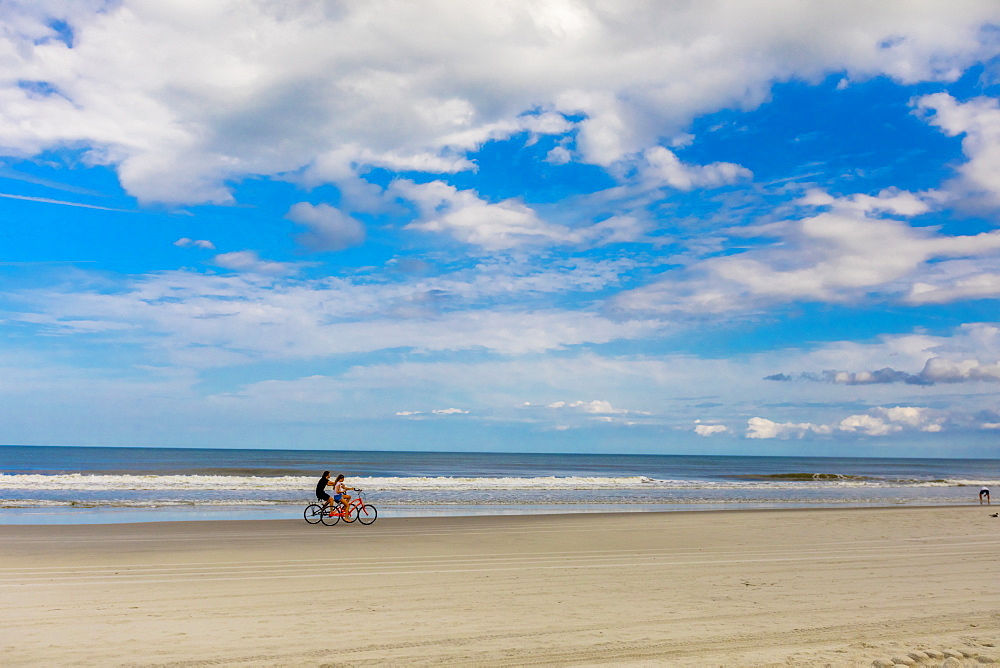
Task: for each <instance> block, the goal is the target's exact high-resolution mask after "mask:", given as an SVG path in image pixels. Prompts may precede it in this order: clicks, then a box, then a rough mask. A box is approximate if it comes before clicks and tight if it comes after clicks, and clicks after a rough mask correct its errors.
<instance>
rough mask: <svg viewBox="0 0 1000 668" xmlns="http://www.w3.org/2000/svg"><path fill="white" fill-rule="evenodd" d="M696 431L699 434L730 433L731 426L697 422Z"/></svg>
mask: <svg viewBox="0 0 1000 668" xmlns="http://www.w3.org/2000/svg"><path fill="white" fill-rule="evenodd" d="M694 433H696V434H698V435H699V436H717V435H718V434H728V433H729V427H726V426H725V425H721V424H696V425H695V426H694Z"/></svg>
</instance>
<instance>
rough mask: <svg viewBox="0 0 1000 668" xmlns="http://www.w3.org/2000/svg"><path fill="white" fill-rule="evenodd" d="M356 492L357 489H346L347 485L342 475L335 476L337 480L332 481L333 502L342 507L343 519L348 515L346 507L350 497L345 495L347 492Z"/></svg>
mask: <svg viewBox="0 0 1000 668" xmlns="http://www.w3.org/2000/svg"><path fill="white" fill-rule="evenodd" d="M349 489H350V490H353V491H355V492H357V491H358V488H357V487H348V486H347V483H346V482H344V474H343V473H341V474H340V475H338V476H337V479H336V480H334V481H333V502H334V503H339V504H340V505H341V506H343V508H344V510H343V513H344V517H347V515H348V510H349V508H348V506H349V505H350V503H351V495H350V494H348V493H347V490H349Z"/></svg>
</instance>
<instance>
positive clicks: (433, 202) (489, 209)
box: [392, 179, 647, 251]
mask: <svg viewBox="0 0 1000 668" xmlns="http://www.w3.org/2000/svg"><path fill="white" fill-rule="evenodd" d="M392 191H393V192H394V193H395V194H397V195H398V196H400V197H401V198H403V199H404V200H407V201H409V202H412V203H413V204H414V205H415V206H416V208H417V211H418V213H419V217H418V220H416V221H415V222H412V223H410V224H409V225H407V226H406V227H407V229H412V230H419V231H421V232H435V233H441V234H447V235H449V236H451V237H453V238H455V239H457V240H458V241H461V242H463V243H467V244H471V245H473V246H479V247H480V248H482V249H483V250H486V251H498V250H511V249H516V248H521V247H525V246H529V247H530V246H539V245H564V244H579V245H586V246H601V245H605V244H611V243H623V242H632V241H639V240H643V239H645V235H646V232H647V224H646V223H645V222H643V221H642V220H641V219H639V218H637V217H635V216H632V215H616V216H611V217H609V218H607V219H605V220H602V221H599V222H597V223H594V224H592V225H589V226H585V227H578V228H569V227H566V226H564V225H557V224H554V223H550V222H547V221H545V220H543V219H542V218H541V217H540V216H539V215H538V213H537V212H536V211H535V210H534V209H532V208H531V207H529V206H528V205H526V204H525V203H524V202H522V201H520V200H518V199H507V200H503V201H500V202H488V201H486V200H484V199H482V198H481V197H480V196H479V195H478V194H477V193H476V192H474V191H471V190H459V189H458V188H456V187H454V186H451V185H448V184H446V183H444V182H443V181H432V182H431V183H424V184H417V183H414V182H413V181H408V180H405V179H401V180H398V181H395V182H394V183H393V185H392Z"/></svg>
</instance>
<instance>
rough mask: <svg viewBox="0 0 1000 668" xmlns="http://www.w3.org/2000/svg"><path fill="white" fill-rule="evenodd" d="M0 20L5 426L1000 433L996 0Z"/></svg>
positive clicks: (828, 438)
mask: <svg viewBox="0 0 1000 668" xmlns="http://www.w3.org/2000/svg"><path fill="white" fill-rule="evenodd" d="M0 20H2V21H3V24H4V30H3V31H2V32H0V54H2V57H0V73H2V78H0V96H2V102H0V216H2V220H3V221H4V224H3V227H2V236H0V243H2V249H3V256H2V257H0V278H2V281H3V286H4V287H3V290H2V292H0V311H2V317H0V332H2V336H3V339H2V341H3V344H2V347H0V442H2V443H8V444H40V445H50V444H52V445H55V444H59V445H119V446H122V445H139V446H194V447H274V448H337V449H340V448H348V449H351V448H358V449H406V450H410V449H415V450H422V449H431V450H470V451H477V450H492V451H557V452H639V453H666V454H671V453H706V454H715V453H720V454H795V455H820V456H822V455H863V456H908V455H912V456H942V457H947V456H959V457H963V456H971V457H996V456H1000V447H998V444H1000V399H998V393H997V390H998V389H1000V319H998V316H997V313H998V311H997V306H998V297H1000V230H998V229H997V227H998V225H997V220H998V212H1000V100H998V97H1000V7H998V6H997V4H996V3H995V2H990V1H983V2H971V1H969V2H955V3H947V4H946V3H912V2H892V1H886V2H880V3H875V4H873V3H868V2H842V3H823V4H820V3H793V4H790V3H786V2H777V1H775V2H770V1H761V2H755V3H743V2H728V3H727V2H700V3H686V2H676V3H675V2H653V1H650V2H640V1H632V2H618V3H613V4H607V3H600V2H582V1H573V0H550V1H542V2H506V3H467V2H457V1H455V2H444V1H439V2H426V3H418V4H414V3H407V2H393V1H382V2H377V1H373V2H368V3H333V2H311V1H303V2H299V3H294V4H287V3H286V4H275V3H270V2H263V1H260V2H254V1H251V2H223V1H221V0H203V1H200V2H196V3H193V2H180V1H172V2H163V1H159V2H149V1H145V0H144V1H132V0H124V1H121V2H102V1H100V0H90V1H87V2H78V3H64V2H57V1H55V0H53V1H51V2H48V1H44V0H43V1H41V2H14V3H10V4H8V5H5V9H4V15H3V17H2V19H0Z"/></svg>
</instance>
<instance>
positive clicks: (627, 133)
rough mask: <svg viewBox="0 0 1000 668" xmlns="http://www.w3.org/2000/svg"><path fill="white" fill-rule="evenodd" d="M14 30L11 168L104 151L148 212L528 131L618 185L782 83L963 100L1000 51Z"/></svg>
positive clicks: (686, 15) (812, 40)
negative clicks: (950, 95)
mask: <svg viewBox="0 0 1000 668" xmlns="http://www.w3.org/2000/svg"><path fill="white" fill-rule="evenodd" d="M4 20H5V27H6V30H5V32H4V34H3V36H2V37H0V51H2V52H3V54H5V57H4V58H3V59H2V60H0V63H2V65H0V80H3V81H5V82H7V83H6V84H4V85H3V86H0V109H2V110H3V111H2V112H0V145H2V146H3V147H4V150H5V152H7V153H8V154H11V155H19V156H30V155H37V154H39V153H41V152H43V151H45V150H50V149H56V148H60V147H65V146H72V147H83V149H84V150H85V152H86V159H87V160H88V161H90V162H92V163H99V164H107V165H111V166H113V167H115V168H116V169H117V171H118V174H119V177H120V179H121V182H122V184H123V185H124V187H125V188H126V189H127V190H128V191H129V192H130V193H131V194H133V195H135V196H137V197H139V198H140V199H142V200H147V201H150V200H158V201H164V202H228V201H231V199H232V193H231V192H230V190H229V188H228V186H227V185H226V184H227V182H234V181H238V180H240V179H241V178H244V177H246V176H250V175H264V176H268V175H278V174H291V173H296V174H300V173H301V174H302V175H303V178H312V179H313V180H314V182H315V181H319V182H335V183H338V184H340V183H349V182H351V181H352V179H355V178H356V177H357V175H358V174H359V173H361V171H362V170H364V169H365V168H367V167H369V166H386V167H388V168H390V169H394V170H426V171H429V172H433V173H450V172H454V171H455V170H461V169H471V168H473V167H474V165H473V163H472V162H471V161H470V160H469V159H468V153H469V151H471V150H474V149H475V148H477V147H478V146H480V145H481V144H482V143H483V142H485V141H489V140H490V139H497V138H504V137H509V136H511V135H512V134H514V133H519V132H526V133H532V134H541V133H551V134H560V133H566V132H570V131H575V132H576V141H575V152H574V153H575V155H577V156H578V159H579V160H582V161H585V162H588V163H590V164H596V165H604V166H611V165H614V164H615V163H618V162H621V161H623V160H628V159H630V156H640V155H642V154H643V152H644V151H646V150H647V149H650V148H652V147H654V146H656V145H657V144H658V143H659V141H660V138H661V137H664V136H667V137H670V136H675V135H677V134H679V133H682V132H684V131H685V129H686V128H687V126H688V124H689V123H690V121H691V119H692V118H694V117H696V116H699V115H702V114H705V113H711V112H713V111H717V110H719V109H723V108H736V107H739V108H744V109H749V108H753V107H754V106H756V105H759V104H760V103H762V102H763V101H765V100H766V99H767V98H768V92H769V90H770V87H771V86H772V84H773V82H775V81H789V80H795V79H801V80H809V81H815V80H818V79H820V78H822V77H823V76H824V75H826V74H828V73H830V72H843V73H844V80H845V81H856V80H863V79H865V78H868V77H872V76H879V75H885V76H889V77H892V78H894V79H896V80H897V81H900V82H902V83H907V84H909V83H916V82H920V81H953V80H955V79H957V78H958V76H959V75H960V74H961V72H962V71H963V70H964V69H965V68H967V67H968V66H969V65H970V64H972V63H974V62H977V61H980V60H986V59H988V58H990V57H992V56H993V55H994V54H995V50H996V40H997V38H996V34H995V32H992V31H990V30H989V29H988V28H986V27H985V26H988V25H991V24H996V23H997V22H998V21H1000V9H998V8H997V6H996V4H995V3H992V2H981V3H980V2H965V3H960V4H957V5H956V4H955V3H947V4H942V3H922V4H917V5H914V4H913V3H908V2H900V1H889V0H886V1H885V2H880V3H878V5H877V7H873V6H872V5H871V3H866V2H860V1H852V2H847V3H846V4H845V3H836V4H831V5H815V4H813V3H808V4H795V3H792V4H789V3H786V2H777V1H774V2H754V3H746V4H736V5H734V4H733V3H727V2H711V1H709V2H698V3H690V4H685V5H676V4H673V3H662V2H658V1H656V0H630V1H623V2H619V3H612V4H608V3H599V2H577V3H567V2H563V1H561V0H550V1H547V2H515V3H505V4H499V5H498V4H491V3H468V2H461V1H454V0H437V1H434V2H428V3H420V5H419V6H417V5H414V4H413V3H408V2H402V1H398V2H394V1H388V2H381V3H355V4H347V5H337V6H336V7H333V6H331V5H330V4H329V3H326V2H320V1H318V0H304V1H303V2H296V3H293V4H287V3H277V4H276V3H273V2H269V1H268V0H251V1H248V2H241V3H231V2H224V1H222V0H204V1H202V2H197V3H172V4H165V3H149V2H143V1H141V0H122V1H121V2H115V3H105V2H96V1H88V2H73V3H66V2H35V3H28V2H17V3H9V4H8V5H7V6H6V11H5V16H4ZM220 25H224V26H226V30H225V31H223V32H221V33H220V32H219V30H218V26H220ZM57 26H65V28H59V27H57ZM150 44H156V45H157V47H158V48H157V49H155V50H150V49H149V45H150ZM109 54H110V55H109ZM401 63H405V64H406V65H405V66H401V65H400V64H401ZM945 103H946V101H941V100H937V101H927V102H925V103H924V106H925V107H929V106H931V105H934V106H936V108H938V109H939V113H941V111H944V112H947V111H948V110H947V109H946V108H945V106H946V105H945ZM986 111H988V110H986ZM984 113H985V112H984ZM567 116H568V117H571V118H579V119H580V120H579V121H574V122H573V123H570V122H569V121H567V120H566V117H567ZM942 116H943V114H942ZM944 122H945V121H942V123H944ZM980 122H981V123H982V124H985V123H986V121H985V120H982V121H980ZM947 123H948V127H949V128H953V129H955V130H957V129H958V128H960V127H961V126H960V125H956V123H955V122H952V121H947ZM967 132H968V130H967ZM970 136H971V134H970ZM662 155H663V156H664V157H668V156H666V154H662ZM982 155H983V158H982V160H981V161H980V162H979V163H977V164H983V165H985V162H986V157H985V153H983V154H982ZM554 156H556V157H555V159H556V160H559V159H563V158H565V157H566V156H565V155H564V154H559V153H557V154H554ZM734 170H735V168H733V167H723V166H720V165H715V166H712V165H708V166H705V169H693V170H692V169H687V168H683V166H681V168H677V167H676V165H675V166H674V167H671V168H670V169H668V172H669V174H668V175H667V176H665V177H664V178H665V179H666V180H667V181H670V180H672V181H673V182H674V183H675V184H681V185H683V184H685V183H687V184H690V186H691V187H696V184H697V183H698V182H699V181H701V182H704V183H707V184H712V183H718V182H720V181H726V180H729V179H731V178H733V177H734V176H736V175H737V174H736V171H738V170H736V171H734ZM985 174H986V170H985V169H983V170H980V169H979V168H978V167H976V168H975V169H970V171H969V173H968V174H967V175H966V178H968V179H969V180H970V181H975V179H977V178H983V179H987V180H988V178H989V177H987V176H982V175H985ZM984 185H990V184H988V183H986V184H984ZM990 187H992V186H991V185H990Z"/></svg>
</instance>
